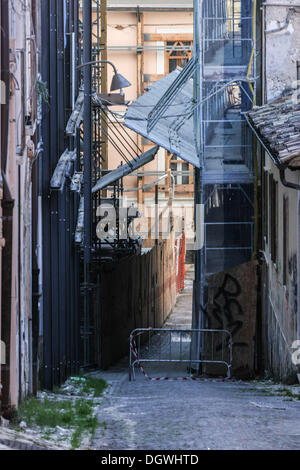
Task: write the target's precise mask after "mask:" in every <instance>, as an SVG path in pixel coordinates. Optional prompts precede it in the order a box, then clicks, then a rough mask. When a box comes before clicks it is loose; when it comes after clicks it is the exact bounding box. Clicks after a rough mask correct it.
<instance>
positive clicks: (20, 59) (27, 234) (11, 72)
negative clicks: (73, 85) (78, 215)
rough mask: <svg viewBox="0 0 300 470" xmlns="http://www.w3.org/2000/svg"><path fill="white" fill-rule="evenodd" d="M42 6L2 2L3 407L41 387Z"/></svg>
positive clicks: (6, 409)
mask: <svg viewBox="0 0 300 470" xmlns="http://www.w3.org/2000/svg"><path fill="white" fill-rule="evenodd" d="M39 24H40V3H39V2H36V1H34V0H32V1H28V2H26V3H21V2H8V1H3V2H1V81H2V82H1V85H2V86H3V88H4V93H3V95H2V98H1V175H2V176H1V178H2V180H1V183H2V186H1V211H2V218H1V227H2V228H1V313H0V327H1V341H2V350H3V351H4V354H3V356H4V357H2V358H1V362H2V365H1V366H0V369H1V384H2V409H3V410H4V414H5V413H6V414H7V415H8V416H9V414H10V410H11V407H13V406H16V405H17V403H18V401H19V400H20V399H22V398H24V397H25V396H27V395H28V394H29V393H33V391H34V390H35V389H36V387H37V347H38V346H37V341H38V336H37V335H36V328H37V325H38V323H39V321H38V309H37V302H38V295H39V294H38V292H39V287H38V285H39V273H38V268H37V251H36V246H37V237H38V231H37V205H36V202H37V162H38V159H39V157H40V153H41V151H42V145H41V142H40V141H39V137H38V132H37V129H38V126H39V120H40V116H39V113H38V102H39V100H40V94H39V89H40V87H39V84H40V76H39V74H38V71H39V51H40V35H39V31H40V27H39Z"/></svg>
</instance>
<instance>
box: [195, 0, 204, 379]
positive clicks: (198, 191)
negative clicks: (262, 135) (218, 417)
mask: <svg viewBox="0 0 300 470" xmlns="http://www.w3.org/2000/svg"><path fill="white" fill-rule="evenodd" d="M202 14H203V0H195V1H194V36H195V43H194V55H195V57H196V59H198V66H197V69H196V74H195V90H194V94H195V98H196V100H197V103H200V102H201V101H202V93H203V90H202V86H203V83H202V78H203V60H204V51H203V41H204V37H203V17H202ZM202 125H203V123H202V106H197V107H196V110H195V114H194V126H195V139H196V148H197V152H198V157H199V160H200V165H201V167H200V168H199V169H198V168H195V188H194V210H195V214H194V220H195V230H196V233H197V234H198V236H197V240H199V233H200V230H201V223H202V222H201V220H200V217H199V213H198V211H200V205H201V204H202V203H203V180H202V172H203V165H204V162H203V135H202ZM203 251H204V249H203V248H202V249H201V248H199V247H198V246H196V250H195V279H194V282H193V318H192V327H193V328H194V329H199V328H203V325H204V319H203V311H202V308H203V303H204V302H203V300H204V291H203V289H204V282H205V271H204V270H205V266H204V256H203V255H204V253H203ZM201 339H202V338H201V333H197V334H195V335H194V337H193V343H194V344H193V345H192V351H193V355H194V358H195V359H199V358H200V354H201V347H203V345H201ZM192 359H193V358H192ZM196 370H197V373H201V366H200V364H199V363H197V364H196Z"/></svg>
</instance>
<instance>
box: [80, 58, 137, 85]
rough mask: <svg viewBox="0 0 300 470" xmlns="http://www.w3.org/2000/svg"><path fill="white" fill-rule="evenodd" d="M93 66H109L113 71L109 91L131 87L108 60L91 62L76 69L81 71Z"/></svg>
mask: <svg viewBox="0 0 300 470" xmlns="http://www.w3.org/2000/svg"><path fill="white" fill-rule="evenodd" d="M94 64H109V65H111V66H112V68H113V69H114V76H113V78H112V81H111V86H110V91H115V90H120V91H122V88H126V87H129V86H131V83H130V82H129V81H128V80H127V78H125V77H123V75H121V74H120V73H118V71H117V69H116V66H115V65H114V64H113V63H112V62H110V61H109V60H93V61H91V62H86V63H85V64H80V65H78V66H77V67H76V68H77V69H81V68H82V67H85V66H87V65H94Z"/></svg>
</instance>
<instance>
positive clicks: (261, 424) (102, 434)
mask: <svg viewBox="0 0 300 470" xmlns="http://www.w3.org/2000/svg"><path fill="white" fill-rule="evenodd" d="M190 275H191V273H188V276H187V277H190V279H191V276H190ZM189 295H191V283H190V282H189V279H188V281H187V287H186V289H185V290H184V291H183V293H182V294H181V295H180V296H179V298H178V302H177V304H176V307H175V309H174V312H173V314H172V316H171V317H170V319H169V320H168V327H172V326H170V325H174V327H175V326H176V327H178V326H179V324H182V326H184V325H185V326H187V325H188V323H189V320H188V319H187V318H186V316H184V314H183V311H184V306H186V305H187V304H188V302H190V298H189ZM183 296H185V297H183ZM185 311H187V310H186V309H185ZM179 319H181V320H179ZM157 372H161V374H162V375H165V373H164V371H163V370H162V371H157V370H156V373H157ZM95 374H96V375H97V376H100V377H103V378H104V379H105V380H107V382H108V383H109V384H110V387H109V388H108V391H107V393H106V394H105V396H104V399H103V401H102V404H101V405H100V407H99V412H98V418H99V421H100V422H102V423H103V422H105V426H102V427H99V429H98V431H97V432H96V435H95V439H94V443H93V447H94V448H96V449H109V450H117V449H118V450H120V449H123V450H131V449H133V450H134V449H136V450H138V449H139V450H142V449H146V450H160V449H165V450H202V449H211V450H216V449H218V450H221V449H222V450H223V449H224V450H227V449H232V450H246V449H251V450H254V449H262V450H268V449H272V450H275V449H278V450H279V449H300V401H299V400H296V399H291V398H290V397H287V396H278V395H277V394H276V393H274V390H275V389H279V388H280V385H272V384H271V383H270V382H258V381H252V382H242V381H236V382H234V381H230V382H224V381H221V380H218V379H205V380H204V379H203V380H197V381H191V380H188V381H183V380H176V381H174V380H170V381H149V380H147V379H146V378H145V377H144V376H143V375H142V374H140V373H138V374H137V376H136V380H135V381H132V382H129V380H128V359H126V358H125V359H124V360H123V361H121V362H120V363H119V364H118V365H116V366H115V367H112V368H111V369H109V370H108V371H104V372H103V371H101V372H96V373H95ZM169 375H170V374H169ZM281 387H282V386H281ZM293 390H294V391H296V393H299V392H300V386H295V387H294V389H293Z"/></svg>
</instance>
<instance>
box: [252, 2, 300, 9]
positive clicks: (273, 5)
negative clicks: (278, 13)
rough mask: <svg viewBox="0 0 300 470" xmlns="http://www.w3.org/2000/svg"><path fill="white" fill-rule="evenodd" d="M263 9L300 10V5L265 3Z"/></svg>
mask: <svg viewBox="0 0 300 470" xmlns="http://www.w3.org/2000/svg"><path fill="white" fill-rule="evenodd" d="M261 6H262V7H264V8H265V7H286V8H300V3H296V5H293V4H291V3H276V2H275V3H274V2H272V3H268V2H264V3H262V5H261Z"/></svg>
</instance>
